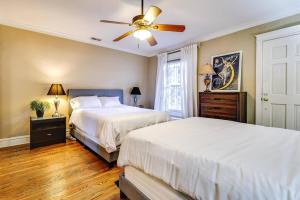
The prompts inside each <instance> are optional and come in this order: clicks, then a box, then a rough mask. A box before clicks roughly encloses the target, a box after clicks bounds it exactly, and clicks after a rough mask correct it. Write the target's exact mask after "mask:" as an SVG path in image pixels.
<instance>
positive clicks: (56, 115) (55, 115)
mask: <svg viewBox="0 0 300 200" xmlns="http://www.w3.org/2000/svg"><path fill="white" fill-rule="evenodd" d="M60 116H61V114H59V113H58V112H55V113H53V115H52V117H60Z"/></svg>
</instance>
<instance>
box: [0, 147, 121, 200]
mask: <svg viewBox="0 0 300 200" xmlns="http://www.w3.org/2000/svg"><path fill="white" fill-rule="evenodd" d="M121 171H122V170H121V169H120V168H117V167H115V168H112V169H109V168H108V165H107V164H106V163H105V162H104V161H102V160H100V159H99V158H98V157H97V156H96V155H94V154H93V153H91V152H90V151H89V150H87V149H85V148H84V147H83V146H82V145H80V144H79V143H77V142H74V141H68V142H67V143H66V144H57V145H52V146H48V147H41V148H37V149H33V150H30V149H29V145H26V146H18V147H9V148H4V149H0V199H1V200H2V199H5V200H14V199H22V200H23V199H24V200H25V199H34V200H36V199H43V200H48V199H51V200H52V199H72V200H75V199H84V200H89V199H93V200H96V199H109V200H117V199H118V200H119V199H120V198H119V194H120V191H119V189H118V188H117V187H116V186H115V184H114V182H115V181H116V180H118V178H119V174H120V173H121Z"/></svg>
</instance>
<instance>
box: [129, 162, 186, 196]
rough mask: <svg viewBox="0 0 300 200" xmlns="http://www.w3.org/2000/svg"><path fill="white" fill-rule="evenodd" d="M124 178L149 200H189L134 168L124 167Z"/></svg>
mask: <svg viewBox="0 0 300 200" xmlns="http://www.w3.org/2000/svg"><path fill="white" fill-rule="evenodd" d="M125 177H126V179H127V180H128V181H130V182H131V183H132V184H133V185H134V186H135V187H136V188H137V189H138V190H140V191H141V192H142V193H143V194H144V195H146V196H147V197H148V198H149V199H151V200H162V199H172V200H191V198H190V197H188V196H186V195H184V194H182V193H180V192H178V191H176V190H174V189H173V188H172V187H170V186H169V185H167V184H166V183H164V182H163V181H161V180H159V179H157V178H155V177H152V176H150V175H148V174H145V173H143V172H142V171H140V170H138V169H136V168H134V167H131V166H127V167H125Z"/></svg>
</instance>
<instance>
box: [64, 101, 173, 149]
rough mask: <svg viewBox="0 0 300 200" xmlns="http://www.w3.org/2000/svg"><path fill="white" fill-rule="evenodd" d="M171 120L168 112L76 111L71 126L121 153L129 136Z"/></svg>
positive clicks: (132, 109) (134, 109)
mask: <svg viewBox="0 0 300 200" xmlns="http://www.w3.org/2000/svg"><path fill="white" fill-rule="evenodd" d="M167 120H168V115H167V114H166V113H165V112H159V111H154V110H150V109H144V108H137V107H132V106H126V105H119V106H115V107H107V108H105V107H101V108H83V109H76V110H74V111H73V112H72V115H71V117H70V124H74V125H75V126H76V128H78V129H80V130H81V131H83V132H84V133H85V134H86V136H87V137H89V138H90V139H91V140H93V141H94V142H96V143H97V144H99V145H101V146H102V147H104V148H105V149H106V151H107V152H108V153H111V152H114V151H116V150H117V146H118V145H120V144H121V142H122V141H123V138H124V137H125V136H126V134H127V133H128V132H130V131H132V130H135V129H138V128H143V127H146V126H150V125H153V124H157V123H161V122H165V121H167Z"/></svg>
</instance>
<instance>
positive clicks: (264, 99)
mask: <svg viewBox="0 0 300 200" xmlns="http://www.w3.org/2000/svg"><path fill="white" fill-rule="evenodd" d="M261 100H262V101H269V99H268V98H264V97H262V98H261Z"/></svg>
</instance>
